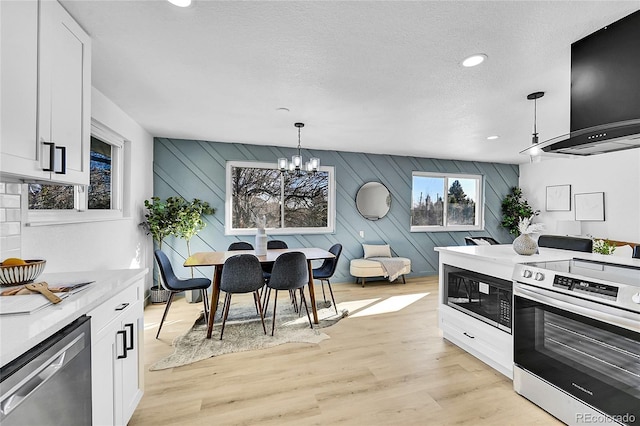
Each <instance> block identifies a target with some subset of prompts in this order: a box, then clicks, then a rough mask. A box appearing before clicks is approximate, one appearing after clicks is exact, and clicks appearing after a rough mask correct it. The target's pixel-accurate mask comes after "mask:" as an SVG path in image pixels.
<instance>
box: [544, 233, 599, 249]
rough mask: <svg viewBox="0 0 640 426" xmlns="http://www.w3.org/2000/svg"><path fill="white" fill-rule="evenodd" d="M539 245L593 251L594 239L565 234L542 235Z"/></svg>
mask: <svg viewBox="0 0 640 426" xmlns="http://www.w3.org/2000/svg"><path fill="white" fill-rule="evenodd" d="M538 247H547V248H555V249H564V250H573V251H582V252H586V253H591V252H592V251H593V240H592V239H591V238H578V237H568V236H565V235H540V237H538Z"/></svg>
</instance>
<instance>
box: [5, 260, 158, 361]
mask: <svg viewBox="0 0 640 426" xmlns="http://www.w3.org/2000/svg"><path fill="white" fill-rule="evenodd" d="M146 273H147V269H146V268H145V269H120V270H113V271H91V272H69V273H55V274H42V275H41V276H40V277H38V279H37V281H51V282H63V281H64V280H69V281H72V282H79V281H83V280H86V281H95V282H94V283H91V284H89V285H87V286H86V288H85V289H84V290H81V291H79V292H77V293H75V294H71V295H69V296H68V297H65V298H64V299H63V300H62V302H60V303H58V304H56V305H53V304H51V305H48V306H46V307H44V308H42V309H39V310H36V311H35V312H32V313H31V314H7V315H0V366H2V365H5V364H6V363H8V362H10V361H12V360H13V359H15V358H16V357H18V356H20V355H21V354H23V353H24V352H26V351H27V350H29V349H30V348H32V347H33V346H35V345H36V344H37V343H39V342H41V341H42V340H44V339H46V338H47V337H49V336H51V335H52V334H54V333H55V332H56V331H58V330H60V329H62V328H63V327H64V326H66V325H67V324H69V323H71V322H72V321H73V320H75V319H76V318H78V317H80V316H82V315H84V314H86V313H87V312H89V311H90V310H92V309H94V308H95V307H97V306H99V305H100V304H101V303H104V302H105V301H107V300H108V299H109V298H110V297H112V296H113V295H115V294H116V293H118V292H120V291H122V290H124V289H125V288H127V287H128V286H130V285H132V284H133V283H134V282H136V281H137V280H139V279H141V278H143V277H144V276H145V274H146ZM8 288H9V287H3V288H2V289H3V290H4V289H8ZM2 297H34V298H43V296H42V295H40V294H33V295H25V296H2Z"/></svg>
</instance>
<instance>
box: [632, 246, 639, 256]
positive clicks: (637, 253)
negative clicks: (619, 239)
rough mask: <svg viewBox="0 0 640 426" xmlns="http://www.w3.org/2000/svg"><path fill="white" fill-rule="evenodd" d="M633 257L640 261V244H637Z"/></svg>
mask: <svg viewBox="0 0 640 426" xmlns="http://www.w3.org/2000/svg"><path fill="white" fill-rule="evenodd" d="M631 257H633V258H636V259H640V244H637V245H636V246H635V247H634V248H633V254H632V255H631Z"/></svg>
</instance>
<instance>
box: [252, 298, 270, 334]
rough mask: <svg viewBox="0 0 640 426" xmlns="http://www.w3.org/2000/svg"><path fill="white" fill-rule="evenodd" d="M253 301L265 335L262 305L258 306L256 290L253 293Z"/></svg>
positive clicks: (258, 299)
mask: <svg viewBox="0 0 640 426" xmlns="http://www.w3.org/2000/svg"><path fill="white" fill-rule="evenodd" d="M253 301H254V302H255V304H256V309H258V310H259V312H260V321H262V329H263V330H264V334H265V335H266V334H267V327H265V325H264V312H262V305H261V304H260V293H259V292H258V291H257V290H256V291H254V292H253Z"/></svg>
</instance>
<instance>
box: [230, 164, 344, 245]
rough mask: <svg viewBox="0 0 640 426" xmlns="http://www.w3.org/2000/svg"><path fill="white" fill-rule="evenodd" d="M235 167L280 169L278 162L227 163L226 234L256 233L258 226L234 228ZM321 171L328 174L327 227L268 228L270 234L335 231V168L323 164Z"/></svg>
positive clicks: (326, 232)
mask: <svg viewBox="0 0 640 426" xmlns="http://www.w3.org/2000/svg"><path fill="white" fill-rule="evenodd" d="M233 167H246V168H260V169H270V170H278V167H277V164H276V163H265V162H256V161H227V164H226V192H225V203H224V204H225V227H224V229H225V235H255V234H256V231H257V230H256V228H233V226H232V224H233V218H232V200H231V198H232V195H233V190H232V186H231V184H232V176H231V170H232V168H233ZM320 171H321V172H326V173H327V174H328V182H327V185H328V200H327V201H328V209H327V226H326V227H317V228H316V227H309V228H306V227H297V228H269V227H267V228H266V232H267V234H268V235H297V234H331V233H334V232H335V222H336V181H335V168H334V167H332V166H321V167H320Z"/></svg>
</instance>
